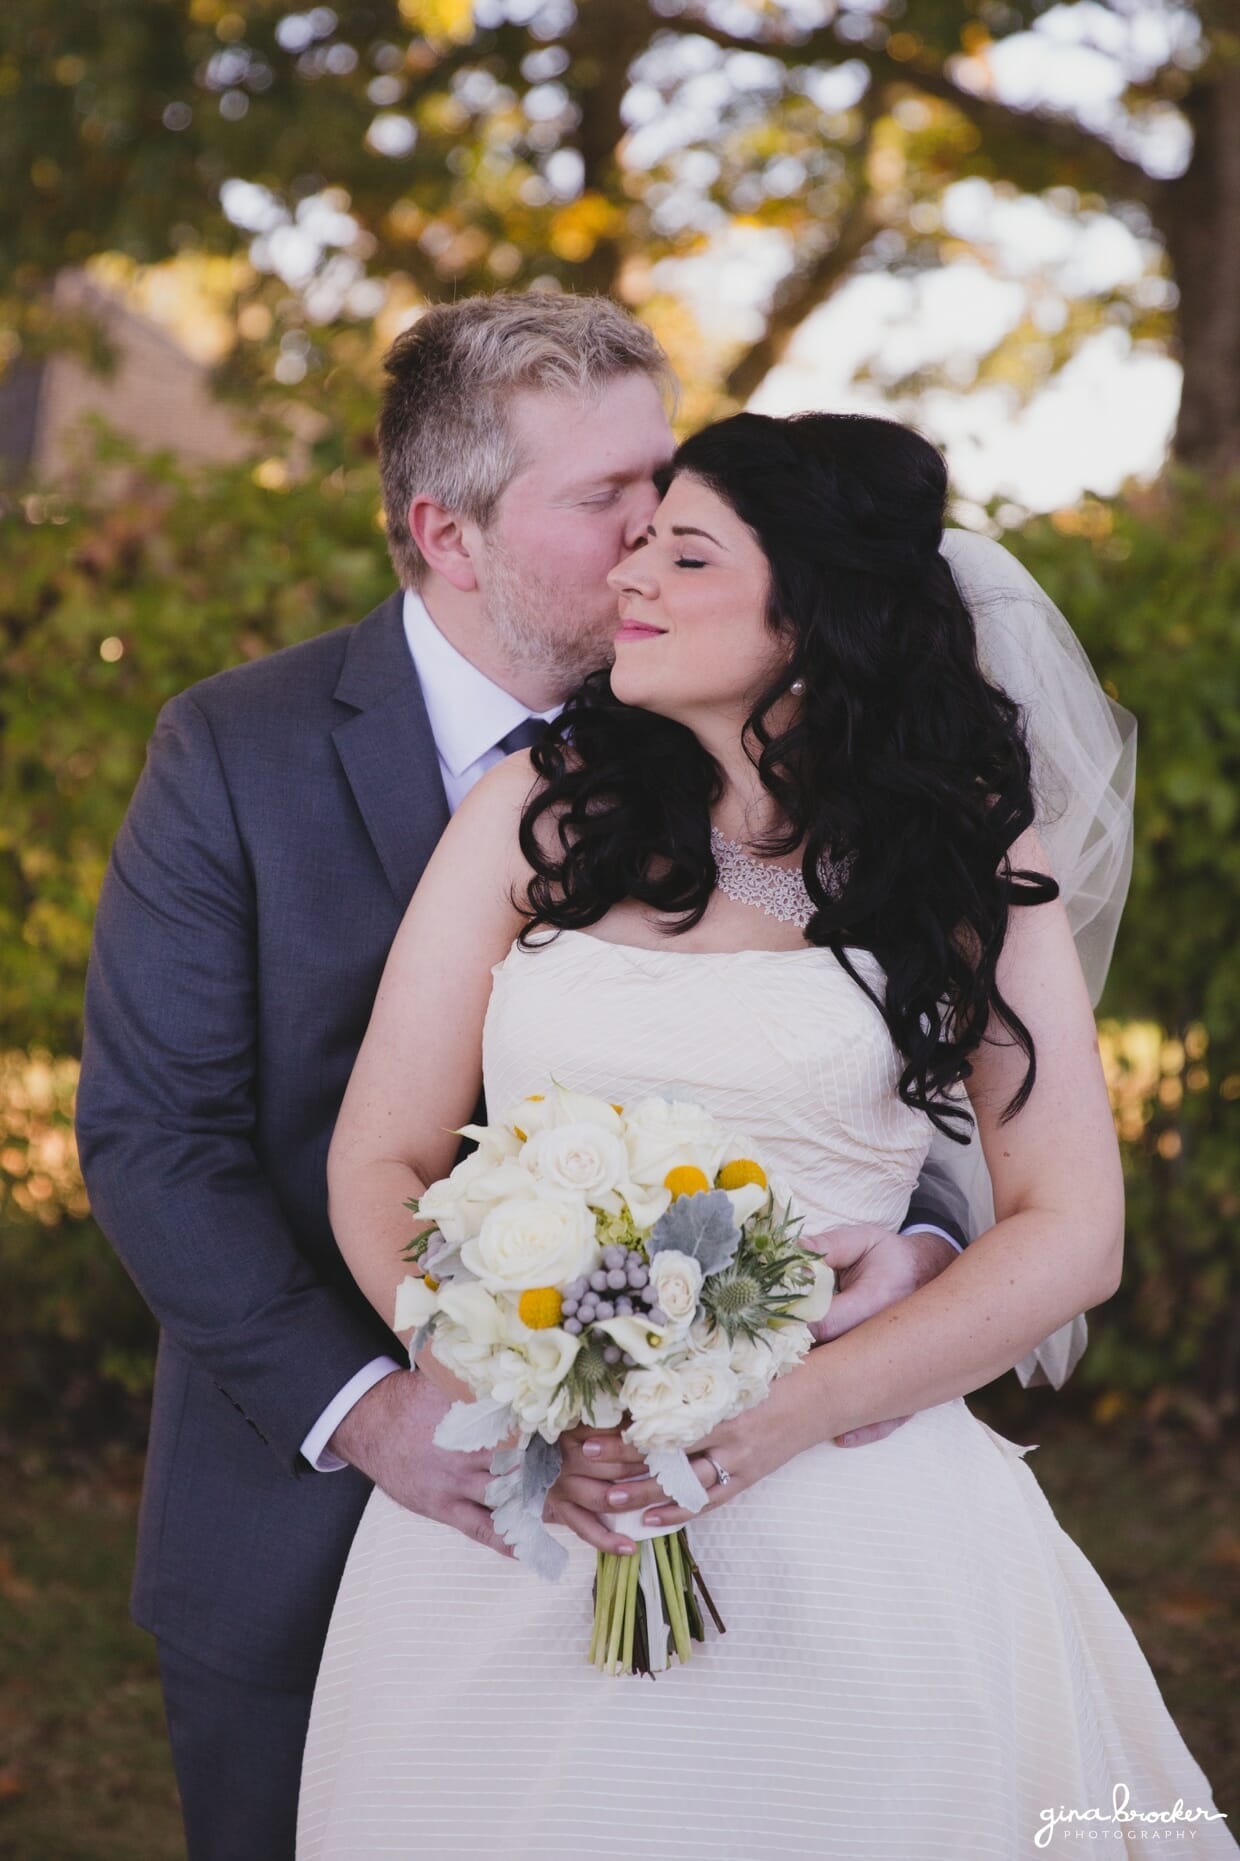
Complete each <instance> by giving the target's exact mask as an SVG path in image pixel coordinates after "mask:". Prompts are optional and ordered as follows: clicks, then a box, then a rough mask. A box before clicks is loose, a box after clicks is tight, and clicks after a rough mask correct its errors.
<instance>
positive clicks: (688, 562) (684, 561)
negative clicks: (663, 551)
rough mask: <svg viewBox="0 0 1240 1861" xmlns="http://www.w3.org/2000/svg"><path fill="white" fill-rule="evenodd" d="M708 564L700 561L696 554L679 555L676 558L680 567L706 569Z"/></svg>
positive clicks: (677, 565)
mask: <svg viewBox="0 0 1240 1861" xmlns="http://www.w3.org/2000/svg"><path fill="white" fill-rule="evenodd" d="M708 566H709V565H708V564H707V563H705V562H701V561H699V560H698V559H697V557H696V556H677V558H676V567H677V568H678V569H704V568H707V567H708Z"/></svg>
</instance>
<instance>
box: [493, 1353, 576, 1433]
mask: <svg viewBox="0 0 1240 1861" xmlns="http://www.w3.org/2000/svg"><path fill="white" fill-rule="evenodd" d="M580 1349H581V1339H580V1338H574V1337H571V1336H570V1335H569V1333H568V1332H567V1331H564V1330H562V1329H561V1328H560V1327H559V1326H558V1325H549V1326H548V1327H547V1328H546V1329H545V1330H543V1331H534V1332H531V1333H530V1334H529V1335H528V1336H527V1337H526V1338H525V1339H524V1340H523V1341H522V1343H521V1345H520V1347H519V1348H512V1349H509V1350H504V1351H501V1352H500V1353H499V1354H498V1356H497V1357H496V1358H495V1360H494V1362H493V1363H492V1364H491V1366H490V1387H491V1394H492V1395H494V1396H496V1397H497V1398H498V1399H499V1400H500V1401H501V1402H509V1403H511V1404H512V1408H513V1411H514V1413H515V1415H516V1417H517V1420H518V1422H519V1423H520V1425H521V1427H522V1428H523V1429H525V1430H526V1431H527V1432H529V1433H533V1432H534V1430H535V1429H541V1430H542V1432H543V1433H544V1434H545V1435H546V1437H547V1439H548V1440H554V1439H557V1438H558V1436H559V1435H560V1434H561V1433H562V1432H563V1430H564V1429H565V1428H568V1427H571V1426H572V1424H573V1422H574V1421H575V1420H577V1415H576V1413H575V1405H574V1403H573V1401H572V1398H570V1396H569V1395H568V1393H567V1391H565V1390H564V1389H563V1388H562V1384H563V1382H564V1379H565V1377H566V1376H567V1375H568V1373H569V1371H570V1370H571V1368H572V1365H573V1359H574V1358H575V1357H576V1355H577V1352H578V1351H579V1350H580Z"/></svg>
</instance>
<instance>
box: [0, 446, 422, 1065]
mask: <svg viewBox="0 0 1240 1861" xmlns="http://www.w3.org/2000/svg"><path fill="white" fill-rule="evenodd" d="M283 473H284V468H283V467H282V466H277V467H275V469H274V470H273V471H272V472H270V473H265V472H264V468H263V467H262V466H260V467H259V468H258V469H257V472H255V471H253V470H252V469H251V468H250V467H249V466H248V465H239V466H227V467H214V468H212V469H211V470H210V471H205V472H202V473H200V474H192V473H190V472H187V471H185V470H182V469H180V468H178V467H176V466H175V465H173V464H172V463H171V462H170V461H168V460H162V461H161V460H154V461H152V460H147V461H145V462H139V460H138V458H137V456H136V455H132V454H129V453H127V452H126V451H125V450H124V449H122V448H120V447H118V446H116V445H114V444H112V443H111V442H108V443H105V444H103V445H102V447H101V449H100V451H99V453H98V455H97V457H96V458H95V459H94V461H93V462H92V464H91V466H90V469H89V472H88V473H86V474H84V475H83V477H82V479H81V481H80V482H79V486H78V488H77V491H76V493H73V492H66V493H63V494H62V493H59V492H57V493H48V494H46V495H44V494H31V495H29V496H27V497H25V498H24V499H21V500H20V501H14V502H10V503H9V505H8V508H7V510H5V512H4V514H3V517H2V518H0V546H2V547H3V551H4V560H5V568H6V576H5V589H4V592H3V595H2V596H0V626H2V627H3V631H4V638H5V645H6V668H5V696H4V700H3V721H4V736H3V752H2V759H0V940H2V941H3V943H4V946H5V950H6V961H5V966H4V973H3V977H2V978H0V1026H2V1027H3V1029H4V1039H3V1044H4V1046H8V1047H28V1046H34V1045H42V1046H47V1047H50V1048H52V1049H53V1051H55V1052H58V1053H73V1052H76V1051H77V1041H78V1039H79V1031H80V1009H81V978H82V972H83V968H84V964H85V959H86V954H87V949H88V946H89V940H90V925H91V918H92V914H93V909H94V900H95V897H96V895H97V893H98V889H99V884H100V881H101V879H102V876H103V869H104V865H105V863H106V860H107V855H108V848H109V846H110V845H111V841H112V836H113V835H114V833H115V831H116V828H117V825H118V823H119V821H120V817H121V814H122V812H123V810H124V807H125V803H126V801H127V800H128V797H129V795H130V793H131V791H132V789H133V786H134V783H135V782H136V780H137V778H138V774H139V772H140V770H141V767H142V761H143V753H144V746H145V744H146V740H147V738H148V737H149V735H150V733H151V730H152V728H153V727H154V723H155V718H156V715H157V713H158V711H159V709H160V707H161V705H162V704H164V702H165V701H166V700H167V699H168V698H170V697H172V696H173V694H174V693H176V692H178V691H181V690H183V689H184V688H185V687H186V686H187V685H191V684H193V683H195V682H196V681H197V680H198V679H201V678H206V677H207V676H208V675H209V674H210V673H212V672H216V671H219V670H220V669H221V668H222V667H224V666H229V665H234V664H237V663H238V662H240V661H242V660H246V659H253V658H256V657H257V656H259V655H260V654H262V653H267V652H271V651H272V650H274V649H275V648H277V647H281V646H289V645H292V644H294V643H295V642H296V641H298V640H304V639H309V638H310V637H311V636H312V635H314V634H318V633H322V632H324V631H326V630H327V629H328V628H330V627H336V626H341V625H343V624H344V623H346V622H349V621H354V620H358V619H360V618H361V616H362V615H363V614H365V613H366V612H367V611H368V610H369V609H370V608H371V607H372V606H374V605H375V603H376V602H377V601H379V600H381V599H382V598H383V597H384V595H385V594H387V593H388V592H389V591H390V589H391V586H392V575H391V570H390V568H389V567H388V564H387V560H386V555H385V552H384V548H383V540H382V534H381V532H380V531H379V529H378V528H377V527H376V516H375V513H376V509H377V502H378V499H377V490H376V481H375V476H374V473H373V469H372V468H371V466H370V465H369V463H363V464H361V465H358V466H357V467H356V468H355V469H353V470H347V469H346V468H344V467H338V468H337V469H336V470H335V471H334V472H333V473H331V474H330V475H328V476H327V477H326V478H322V477H320V476H319V475H318V473H314V474H312V475H310V476H307V477H306V478H305V479H304V480H303V481H302V482H300V483H294V484H291V485H288V486H287V488H285V489H282V490H275V489H273V490H266V489H263V484H262V481H264V479H269V480H270V482H274V483H278V482H280V480H281V478H282V477H283ZM256 478H257V479H258V480H259V481H260V482H257V483H256Z"/></svg>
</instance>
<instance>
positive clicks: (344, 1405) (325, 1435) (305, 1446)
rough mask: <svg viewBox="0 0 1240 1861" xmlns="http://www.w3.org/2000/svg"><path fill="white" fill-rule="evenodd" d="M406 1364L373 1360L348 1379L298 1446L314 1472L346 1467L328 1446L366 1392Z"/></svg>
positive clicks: (332, 1471) (378, 1359) (379, 1358)
mask: <svg viewBox="0 0 1240 1861" xmlns="http://www.w3.org/2000/svg"><path fill="white" fill-rule="evenodd" d="M407 1368H408V1365H407V1364H400V1363H397V1362H396V1360H395V1358H394V1357H372V1358H371V1360H370V1362H369V1363H368V1364H365V1365H363V1367H362V1368H361V1369H360V1370H359V1371H358V1373H357V1375H356V1376H351V1377H350V1378H349V1380H348V1382H347V1383H346V1384H345V1386H344V1388H343V1389H342V1390H341V1391H340V1393H339V1395H337V1396H333V1397H332V1400H331V1401H330V1402H329V1403H328V1405H327V1407H326V1408H325V1409H324V1411H323V1413H322V1414H321V1415H320V1416H319V1419H318V1421H317V1422H316V1423H315V1424H314V1427H313V1428H312V1429H311V1430H310V1433H309V1434H308V1435H307V1436H306V1438H305V1440H304V1441H303V1442H302V1444H301V1451H302V1453H303V1454H304V1455H305V1457H306V1459H307V1460H308V1461H309V1462H310V1465H311V1466H312V1467H313V1468H314V1470H315V1472H316V1473H339V1471H340V1469H341V1468H342V1467H347V1466H348V1464H349V1463H348V1461H347V1460H341V1458H340V1456H339V1455H338V1454H330V1453H329V1452H328V1450H327V1443H328V1442H329V1441H330V1440H331V1438H332V1436H333V1435H334V1434H335V1432H336V1430H337V1428H339V1426H340V1424H341V1422H342V1421H343V1420H344V1418H345V1416H346V1415H347V1414H348V1413H349V1410H350V1409H351V1408H353V1407H354V1406H355V1405H356V1404H357V1403H359V1402H360V1401H361V1399H362V1397H363V1396H364V1395H365V1394H366V1391H367V1390H368V1389H373V1388H374V1386H375V1384H376V1383H381V1382H382V1381H383V1379H384V1377H385V1376H390V1375H391V1374H392V1372H393V1370H404V1369H407Z"/></svg>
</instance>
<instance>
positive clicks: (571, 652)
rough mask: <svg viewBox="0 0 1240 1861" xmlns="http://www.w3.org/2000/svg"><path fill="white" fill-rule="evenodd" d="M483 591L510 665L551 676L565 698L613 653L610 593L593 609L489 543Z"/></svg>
mask: <svg viewBox="0 0 1240 1861" xmlns="http://www.w3.org/2000/svg"><path fill="white" fill-rule="evenodd" d="M482 594H483V599H484V602H485V606H486V613H487V618H488V619H489V621H490V623H491V625H492V627H493V628H494V629H495V637H496V639H497V641H498V642H499V644H500V646H501V648H502V650H503V652H504V655H505V657H506V658H507V659H508V660H509V661H510V663H511V664H512V665H513V667H514V668H520V669H521V670H522V671H527V672H534V673H537V674H539V675H540V676H547V677H551V678H553V679H554V680H555V681H556V683H557V684H558V685H559V686H560V687H561V689H562V691H563V693H564V696H565V697H567V696H568V694H569V692H571V691H574V690H575V689H576V687H577V686H578V685H580V683H581V681H582V679H584V678H585V677H586V676H587V674H588V673H590V672H597V671H598V669H599V667H600V666H609V665H610V664H611V662H612V660H613V658H614V657H615V631H616V627H617V626H618V624H619V621H618V617H617V613H616V608H615V605H614V597H613V596H612V595H611V594H610V593H609V592H604V594H603V595H602V597H601V598H600V596H599V595H597V594H596V595H595V597H594V601H593V604H592V605H593V607H594V609H595V612H594V613H593V614H592V613H591V612H590V607H591V603H590V602H589V601H588V600H587V599H586V598H585V597H584V596H580V595H578V596H574V594H572V593H571V592H568V591H566V590H565V589H564V588H563V587H562V586H561V585H560V584H558V583H557V582H555V581H553V580H552V579H551V578H550V577H549V576H546V575H543V574H541V573H540V572H539V571H538V570H537V569H532V568H529V567H527V566H525V565H524V564H518V563H516V562H515V561H514V560H513V558H512V557H511V556H510V555H508V554H507V553H506V552H505V551H504V549H503V548H502V547H501V546H500V545H499V544H498V543H495V542H492V543H491V545H490V547H489V548H488V550H487V554H486V580H485V586H484V587H483V590H482Z"/></svg>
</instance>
